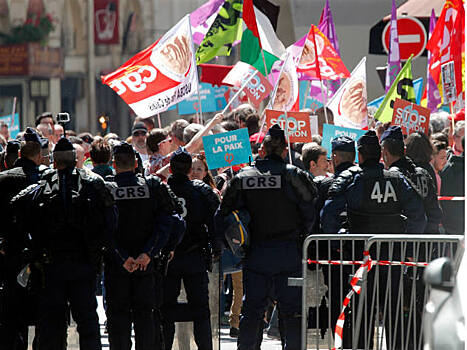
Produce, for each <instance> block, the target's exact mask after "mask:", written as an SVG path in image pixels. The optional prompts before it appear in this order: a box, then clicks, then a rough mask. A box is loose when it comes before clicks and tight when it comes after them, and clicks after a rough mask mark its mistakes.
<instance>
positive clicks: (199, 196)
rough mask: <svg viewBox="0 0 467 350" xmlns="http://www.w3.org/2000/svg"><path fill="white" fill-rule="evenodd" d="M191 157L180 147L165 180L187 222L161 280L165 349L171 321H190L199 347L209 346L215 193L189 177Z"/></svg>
mask: <svg viewBox="0 0 467 350" xmlns="http://www.w3.org/2000/svg"><path fill="white" fill-rule="evenodd" d="M191 167H192V159H191V156H190V154H189V153H187V152H186V151H185V150H184V149H182V148H179V149H178V150H177V151H175V152H174V154H173V155H172V157H171V160H170V168H171V171H172V175H171V176H170V177H169V178H168V180H167V183H168V185H169V186H170V188H171V190H172V191H173V192H174V193H175V194H176V196H177V197H178V199H179V203H180V204H181V206H182V208H183V212H182V214H181V216H182V217H183V218H184V219H185V221H186V231H185V234H184V236H183V239H182V241H181V242H180V244H179V245H178V246H177V248H176V249H175V255H174V258H173V260H172V261H171V262H170V265H169V268H168V272H167V276H166V278H165V280H164V291H163V307H162V310H163V316H164V333H165V346H166V349H171V348H172V343H173V337H174V333H175V324H174V322H182V321H183V322H190V321H193V330H194V339H195V343H196V345H197V346H198V349H200V350H201V349H203V350H205V349H206V350H209V349H212V336H211V323H210V312H209V295H208V274H207V270H208V269H210V267H209V265H210V264H211V250H210V248H209V245H211V246H212V249H213V253H214V255H217V256H218V255H219V254H220V246H219V240H218V239H217V237H216V229H215V225H214V213H215V211H216V209H217V207H218V206H219V198H218V197H217V195H216V194H215V192H214V191H213V190H212V189H211V187H209V186H208V185H207V184H205V183H204V182H202V181H199V180H192V181H191V180H190V179H189V178H188V174H189V173H190V171H191ZM182 280H183V285H184V286H185V291H186V294H187V300H188V303H187V304H180V303H178V302H177V298H178V296H179V294H180V287H181V281H182Z"/></svg>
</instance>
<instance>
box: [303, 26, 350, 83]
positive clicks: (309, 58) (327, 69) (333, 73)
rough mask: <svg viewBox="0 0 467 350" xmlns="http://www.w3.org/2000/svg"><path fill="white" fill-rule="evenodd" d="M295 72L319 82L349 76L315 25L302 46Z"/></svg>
mask: <svg viewBox="0 0 467 350" xmlns="http://www.w3.org/2000/svg"><path fill="white" fill-rule="evenodd" d="M316 58H317V59H316ZM297 72H298V73H301V74H304V75H307V76H309V77H310V78H311V79H320V80H321V79H324V80H336V79H339V78H348V77H349V76H350V72H349V71H348V69H347V68H346V66H345V65H344V62H342V59H341V58H340V57H339V54H338V53H337V52H336V50H335V49H334V47H333V46H332V45H331V43H330V42H329V39H328V38H327V37H326V36H325V35H324V34H323V33H322V32H321V31H320V30H319V29H318V27H316V26H315V25H311V28H310V31H309V32H308V35H307V38H306V41H305V44H304V45H303V51H302V54H301V56H300V61H299V62H298V65H297Z"/></svg>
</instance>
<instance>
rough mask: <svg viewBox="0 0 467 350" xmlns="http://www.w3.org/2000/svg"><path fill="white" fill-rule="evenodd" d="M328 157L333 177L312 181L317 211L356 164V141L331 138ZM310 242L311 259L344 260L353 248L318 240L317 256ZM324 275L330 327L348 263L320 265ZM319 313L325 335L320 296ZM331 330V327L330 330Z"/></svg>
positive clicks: (343, 218)
mask: <svg viewBox="0 0 467 350" xmlns="http://www.w3.org/2000/svg"><path fill="white" fill-rule="evenodd" d="M331 160H332V163H333V166H334V174H333V176H328V177H324V176H319V177H315V178H314V179H313V181H315V183H316V186H317V188H318V200H317V201H316V213H320V212H321V209H322V208H323V206H324V203H325V202H326V200H327V199H328V198H329V195H328V192H329V188H330V187H331V186H332V184H333V183H334V181H335V179H336V178H337V177H338V176H339V175H340V174H341V173H342V172H343V171H344V170H347V169H349V168H350V167H352V166H355V164H354V161H355V141H354V140H353V139H351V138H350V137H348V136H339V137H336V138H334V139H333V140H332V141H331ZM339 219H340V221H341V223H342V226H344V225H345V222H346V219H347V218H346V215H345V214H342V216H341V217H340V218H339ZM313 232H314V233H317V234H319V233H322V231H321V227H320V220H319V217H317V218H316V222H315V228H314V229H313ZM313 243H314V242H312V244H310V246H309V250H308V252H309V257H310V258H311V259H313V260H317V259H319V260H329V259H332V260H346V259H347V258H348V259H351V255H352V251H351V247H350V249H349V248H348V247H346V245H345V242H342V243H341V242H339V241H337V240H336V241H331V243H330V244H329V245H328V242H326V241H323V242H320V243H319V251H318V254H319V257H317V256H316V247H315V246H314V244H313ZM329 249H330V254H331V255H329ZM315 267H316V265H310V268H312V269H314V268H315ZM322 269H323V276H324V283H325V284H326V285H327V286H328V292H327V293H328V296H327V298H328V299H329V300H332V301H333V302H331V303H330V304H331V305H330V306H331V320H330V321H331V322H330V325H331V329H333V327H334V326H335V324H336V322H337V319H338V317H339V315H340V312H341V309H342V305H340V304H339V302H337V301H338V300H343V299H344V296H345V293H346V290H345V289H343V290H342V293H341V288H340V285H341V276H344V275H348V274H349V273H350V272H351V267H350V266H345V265H340V266H323V267H322ZM328 269H330V274H329V273H328V271H329V270H328ZM319 312H320V316H319V321H320V325H319V326H320V328H321V331H322V334H324V332H325V330H327V329H328V321H327V320H328V310H327V307H326V301H325V298H324V297H323V299H322V301H321V305H320V308H319ZM314 321H315V318H314V317H312V316H310V317H309V322H310V323H312V322H314ZM348 326H349V323H348V322H347V324H346V325H345V327H346V328H345V329H344V333H346V332H347V331H348V330H347V328H348ZM309 328H316V327H314V326H313V327H312V326H311V325H309ZM333 330H334V329H333ZM347 339H349V338H344V340H346V341H347ZM343 345H344V348H349V347H352V344H350V343H349V342H346V343H344V344H343Z"/></svg>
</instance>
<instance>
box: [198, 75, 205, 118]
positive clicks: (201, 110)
mask: <svg viewBox="0 0 467 350" xmlns="http://www.w3.org/2000/svg"><path fill="white" fill-rule="evenodd" d="M200 88H201V86H200V85H199V77H198V106H199V115H200V122H201V124H203V125H204V118H203V108H202V107H201V96H200V94H199V90H200Z"/></svg>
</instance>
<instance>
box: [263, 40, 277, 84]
mask: <svg viewBox="0 0 467 350" xmlns="http://www.w3.org/2000/svg"><path fill="white" fill-rule="evenodd" d="M261 57H262V58H263V64H264V73H266V77H267V78H268V81H269V83H270V84H271V85H272V86H274V85H276V82H275V81H274V76H273V77H272V80H273V81H271V78H270V77H269V73H268V66H267V65H266V59H265V58H264V50H263V48H261Z"/></svg>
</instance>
